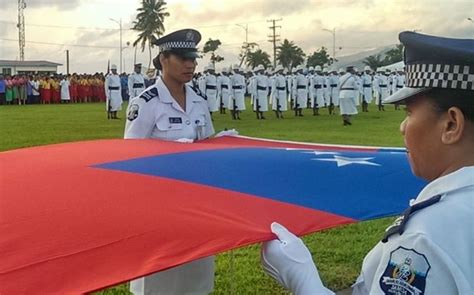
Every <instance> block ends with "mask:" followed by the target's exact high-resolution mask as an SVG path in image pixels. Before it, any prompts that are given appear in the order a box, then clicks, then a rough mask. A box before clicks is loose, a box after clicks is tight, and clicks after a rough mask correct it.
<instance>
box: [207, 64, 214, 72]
mask: <svg viewBox="0 0 474 295" xmlns="http://www.w3.org/2000/svg"><path fill="white" fill-rule="evenodd" d="M207 69H208V70H212V71H214V70H215V69H216V68H215V67H214V65H213V64H209V65H208V66H207Z"/></svg>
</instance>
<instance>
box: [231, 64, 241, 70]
mask: <svg viewBox="0 0 474 295" xmlns="http://www.w3.org/2000/svg"><path fill="white" fill-rule="evenodd" d="M232 69H233V70H238V69H240V67H239V65H238V64H235V65H233V66H232Z"/></svg>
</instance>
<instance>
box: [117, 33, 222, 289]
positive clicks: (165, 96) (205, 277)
mask: <svg viewBox="0 0 474 295" xmlns="http://www.w3.org/2000/svg"><path fill="white" fill-rule="evenodd" d="M200 40H201V35H200V33H199V32H198V31H196V30H193V29H184V30H179V31H176V32H173V33H171V34H168V35H166V36H164V37H162V38H160V39H158V40H156V41H155V45H158V47H159V50H160V53H159V55H158V56H157V57H156V58H155V59H154V60H153V63H154V65H155V67H156V68H158V69H161V71H162V75H161V76H160V77H159V78H157V81H156V83H155V84H154V85H152V86H150V87H148V88H147V89H145V90H144V91H143V92H142V93H141V94H140V95H139V96H137V97H135V98H134V99H132V100H131V101H130V103H129V107H128V110H127V122H126V125H125V135H124V137H125V138H126V139H131V138H157V139H163V140H172V141H176V140H177V141H185V142H186V141H189V142H192V141H194V140H201V139H205V138H208V137H210V136H211V135H212V134H214V128H213V125H212V122H211V117H210V114H209V110H208V107H207V102H206V100H205V99H204V98H203V97H201V96H200V94H199V92H197V90H195V89H193V88H192V87H191V86H189V85H188V84H187V83H188V82H189V81H191V79H192V77H193V74H194V70H195V69H196V64H197V63H196V58H197V57H198V52H197V48H196V45H197V44H198V43H199V41H200ZM213 287H214V256H210V257H205V258H201V259H198V260H195V261H192V262H190V263H187V264H184V265H181V266H177V267H174V268H171V269H169V270H165V271H161V272H158V273H155V274H152V275H149V276H146V277H144V278H140V279H137V280H134V281H132V282H131V286H130V289H131V291H132V292H133V293H134V294H136V295H138V294H208V293H210V292H212V290H213Z"/></svg>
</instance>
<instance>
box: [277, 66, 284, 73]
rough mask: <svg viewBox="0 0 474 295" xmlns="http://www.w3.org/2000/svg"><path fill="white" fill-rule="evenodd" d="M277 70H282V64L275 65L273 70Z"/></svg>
mask: <svg viewBox="0 0 474 295" xmlns="http://www.w3.org/2000/svg"><path fill="white" fill-rule="evenodd" d="M278 71H283V66H282V65H277V66H276V68H275V72H278Z"/></svg>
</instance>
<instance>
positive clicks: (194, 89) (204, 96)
mask: <svg viewBox="0 0 474 295" xmlns="http://www.w3.org/2000/svg"><path fill="white" fill-rule="evenodd" d="M189 87H191V89H192V90H193V91H194V92H196V94H197V95H199V96H200V97H202V98H204V100H207V96H206V95H205V94H204V93H202V92H201V90H199V88H197V87H194V86H189Z"/></svg>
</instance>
